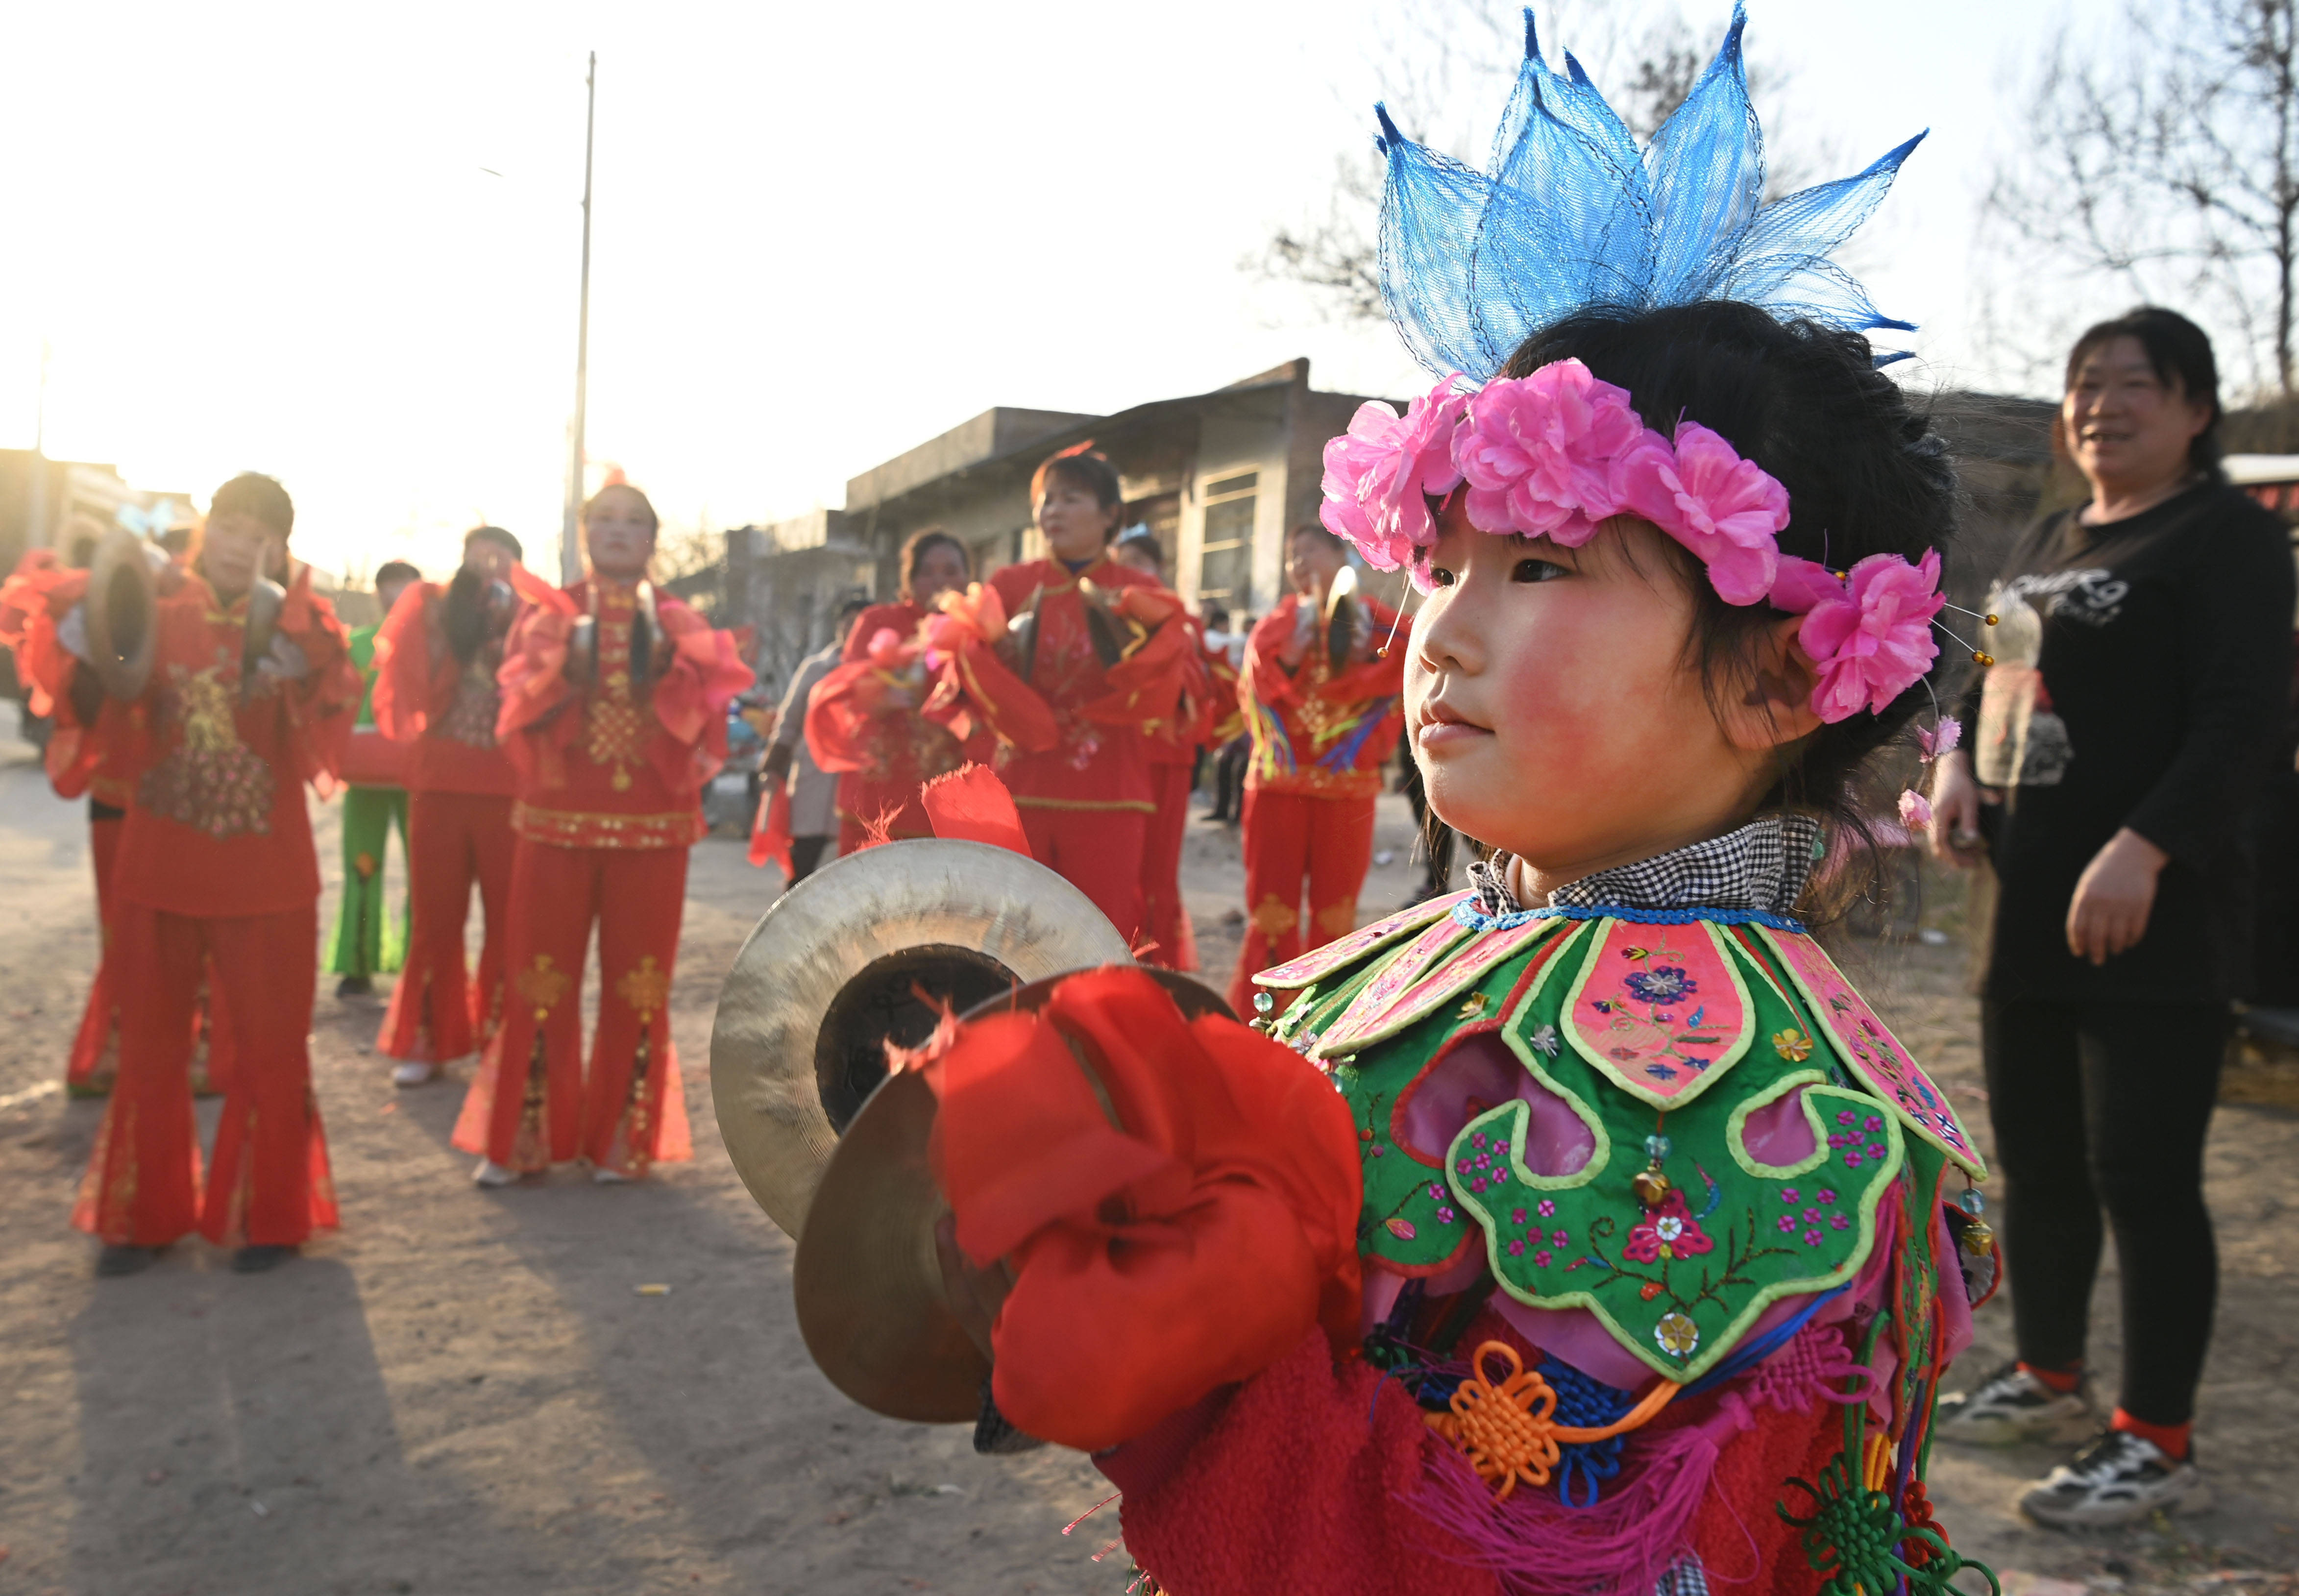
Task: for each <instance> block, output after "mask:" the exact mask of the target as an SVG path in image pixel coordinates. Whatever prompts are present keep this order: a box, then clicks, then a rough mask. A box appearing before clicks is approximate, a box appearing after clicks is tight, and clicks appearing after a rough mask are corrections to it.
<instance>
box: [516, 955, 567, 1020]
mask: <svg viewBox="0 0 2299 1596" xmlns="http://www.w3.org/2000/svg"><path fill="white" fill-rule="evenodd" d="M556 964H557V960H553V959H552V956H551V955H550V954H548V953H537V954H536V955H535V963H534V964H533V966H532V967H530V968H527V969H523V970H521V971H519V977H518V978H517V979H516V980H515V981H513V982H512V983H511V985H514V986H516V987H518V988H519V996H521V997H523V998H525V999H526V1000H527V1002H530V1003H533V1004H534V1005H535V1018H536V1019H537V1020H538V1021H540V1020H542V1019H544V1018H546V1017H547V1016H548V1015H549V1014H550V1012H551V1010H552V1008H554V1007H555V1006H556V1005H557V1004H558V1002H559V1000H560V998H563V997H565V996H566V995H567V989H568V987H569V986H570V985H573V981H572V978H571V977H569V975H568V974H567V972H566V971H565V970H563V969H559V968H555V966H556Z"/></svg>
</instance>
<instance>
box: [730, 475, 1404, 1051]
mask: <svg viewBox="0 0 2299 1596" xmlns="http://www.w3.org/2000/svg"><path fill="white" fill-rule="evenodd" d="M1031 499H1032V503H1033V506H1034V511H1035V515H1036V520H1037V526H1038V529H1039V531H1040V533H1041V534H1042V538H1043V542H1044V545H1045V550H1046V553H1045V555H1044V557H1042V558H1041V559H1037V560H1031V561H1022V562H1020V563H1018V564H1014V565H1009V566H1006V567H1004V568H1003V569H999V570H996V571H992V573H990V575H989V577H988V578H987V579H986V580H984V581H975V580H974V573H973V571H972V570H971V569H970V562H969V558H968V553H967V548H966V545H965V544H961V543H959V541H958V540H957V539H956V538H954V537H952V536H950V535H949V534H948V533H945V532H941V531H927V532H923V533H920V534H918V535H917V536H913V537H912V538H911V539H910V540H909V543H908V544H906V545H905V546H904V548H903V551H902V556H901V584H902V585H901V594H900V596H899V597H898V599H897V601H896V602H895V603H890V604H881V605H876V606H873V607H870V608H867V609H863V610H860V611H859V613H855V614H852V615H851V616H844V617H842V618H841V623H842V628H844V629H843V632H842V641H841V642H839V643H837V644H834V645H833V647H832V648H831V649H826V650H825V651H824V652H823V653H818V654H816V655H814V656H812V657H810V658H809V660H807V661H805V662H804V663H803V664H802V665H801V669H800V671H799V673H798V674H797V675H796V676H795V677H793V681H792V685H791V688H790V691H789V693H788V694H786V695H785V697H784V701H783V704H782V708H781V711H780V718H779V722H778V730H777V732H776V749H775V752H774V753H772V754H770V755H769V758H768V767H767V774H768V777H769V783H768V802H767V803H766V804H765V805H763V806H762V807H761V810H760V813H759V832H758V835H757V836H756V838H755V839H754V842H755V844H756V845H755V847H754V851H753V852H754V857H756V858H759V859H761V860H764V859H766V858H768V857H773V858H776V859H778V860H784V862H785V865H786V868H787V869H788V871H789V873H790V875H791V877H792V878H793V879H794V880H795V879H799V878H802V877H804V876H805V875H806V874H807V873H808V872H809V870H810V869H813V868H814V866H815V864H816V862H817V861H818V860H819V859H820V857H821V856H822V853H823V851H824V845H825V844H826V842H827V841H828V840H829V839H828V835H827V834H828V833H829V832H831V831H832V830H833V829H834V830H835V833H836V839H837V844H838V850H839V852H842V853H843V852H852V851H853V850H855V849H856V848H858V847H860V846H862V845H864V844H866V843H867V842H868V841H869V840H871V839H873V838H886V839H899V838H903V837H917V836H925V835H930V831H929V828H928V827H927V824H926V819H925V813H924V811H923V810H921V809H920V807H919V802H918V793H919V790H920V788H921V786H923V785H924V784H925V783H927V782H930V781H932V780H934V778H935V777H939V776H942V775H945V774H947V773H949V772H950V771H954V770H957V769H959V768H960V767H961V766H963V765H965V764H967V763H969V762H973V763H980V764H988V765H992V766H993V767H994V768H995V769H996V770H997V772H998V774H999V777H1000V780H1001V781H1002V782H1003V783H1004V784H1005V786H1006V787H1007V789H1008V791H1009V792H1010V793H1011V794H1012V795H1013V799H1014V802H1015V805H1016V807H1017V809H1018V810H1019V811H1020V813H1021V817H1022V823H1023V827H1024V829H1025V832H1026V834H1027V835H1028V838H1029V843H1030V849H1031V852H1032V854H1033V856H1034V857H1035V858H1036V859H1038V860H1039V861H1040V862H1042V863H1044V864H1048V865H1050V866H1051V867H1052V868H1053V869H1056V870H1057V871H1058V872H1059V873H1060V874H1061V875H1062V876H1063V877H1065V878H1067V880H1068V881H1070V882H1071V883H1072V884H1073V885H1075V886H1076V887H1077V888H1078V889H1079V890H1080V891H1082V892H1083V893H1084V894H1085V895H1086V896H1087V897H1088V898H1090V899H1091V900H1092V902H1093V903H1094V905H1095V906H1096V907H1097V908H1099V909H1100V910H1101V911H1102V912H1103V914H1105V915H1106V916H1108V919H1109V920H1110V922H1111V923H1112V924H1113V925H1115V926H1116V927H1118V929H1119V930H1121V931H1123V932H1125V934H1126V935H1128V936H1129V937H1130V938H1131V939H1132V940H1133V945H1134V946H1135V948H1136V950H1137V951H1138V952H1140V953H1141V956H1142V957H1143V958H1145V959H1147V960H1150V961H1151V962H1155V963H1158V964H1163V965H1166V966H1168V967H1170V968H1177V969H1185V970H1194V969H1196V968H1198V962H1199V961H1198V955H1197V948H1196V939H1195V935H1194V933H1193V931H1192V929H1191V920H1190V917H1189V915H1188V914H1187V912H1185V910H1184V908H1183V901H1182V893H1181V884H1180V876H1181V863H1182V852H1183V833H1184V831H1185V829H1186V827H1187V825H1188V821H1189V816H1190V803H1191V793H1192V792H1193V791H1194V789H1195V786H1196V785H1197V777H1198V771H1199V765H1200V762H1201V761H1202V760H1203V759H1204V757H1205V755H1206V753H1207V752H1208V751H1215V752H1217V751H1219V750H1221V749H1222V748H1224V746H1225V745H1227V744H1232V743H1233V742H1243V743H1245V744H1247V745H1248V749H1249V754H1248V762H1247V770H1246V775H1245V779H1244V804H1243V843H1244V852H1245V864H1246V878H1247V885H1246V905H1245V910H1246V940H1245V946H1244V950H1243V952H1242V953H1241V957H1240V959H1239V961H1238V965H1237V974H1236V976H1235V977H1234V979H1233V981H1232V992H1231V996H1232V1001H1233V1002H1234V1003H1236V1004H1238V1005H1240V1006H1242V1005H1244V1004H1245V1003H1246V1002H1248V1001H1249V993H1250V992H1251V988H1250V986H1249V985H1248V984H1247V979H1248V977H1249V976H1250V975H1251V974H1252V973H1253V972H1254V971H1255V970H1257V969H1261V968H1266V967H1267V966H1268V965H1271V964H1274V963H1277V962H1279V961H1281V960H1284V959H1287V958H1291V957H1294V956H1296V955H1298V954H1299V953H1301V952H1305V951H1307V950H1308V949H1311V948H1315V947H1316V946H1318V945H1320V944H1321V943H1325V942H1327V941H1330V940H1331V939H1332V938H1333V937H1335V936H1337V935H1342V934H1343V933H1345V932H1348V931H1349V930H1352V929H1354V928H1355V927H1356V925H1357V894H1358V890H1359V888H1360V887H1361V886H1362V885H1363V884H1364V881H1365V872H1366V869H1367V867H1368V865H1369V864H1370V862H1371V860H1372V854H1373V829H1374V796H1375V794H1377V793H1378V792H1379V791H1380V789H1381V785H1382V767H1383V765H1384V763H1385V762H1386V761H1388V759H1389V758H1390V755H1391V753H1392V752H1394V751H1395V749H1396V747H1397V743H1398V733H1399V730H1400V728H1401V727H1402V725H1403V718H1402V711H1401V708H1400V702H1399V698H1398V689H1399V684H1400V681H1401V679H1402V668H1401V665H1400V664H1399V663H1398V661H1396V660H1394V659H1392V658H1390V653H1389V650H1388V649H1387V647H1386V644H1388V642H1389V641H1390V636H1391V634H1392V633H1393V631H1394V629H1395V628H1396V626H1397V624H1398V616H1397V614H1396V612H1395V611H1392V610H1390V608H1389V607H1388V606H1386V605H1383V604H1381V603H1377V602H1374V601H1371V600H1368V599H1358V600H1356V601H1354V602H1349V601H1348V600H1347V594H1348V592H1349V586H1350V584H1349V581H1348V580H1347V579H1346V578H1343V577H1342V573H1343V572H1344V571H1345V570H1347V569H1349V562H1348V551H1347V549H1346V548H1345V546H1344V545H1343V544H1342V543H1341V541H1340V539H1339V538H1337V537H1335V536H1333V535H1332V533H1331V532H1329V531H1327V530H1326V529H1325V528H1324V527H1323V526H1320V525H1317V524H1315V523H1311V524H1307V525H1304V526H1302V527H1299V528H1295V529H1294V531H1293V533H1292V535H1291V537H1290V538H1289V540H1288V546H1287V573H1288V578H1289V580H1290V582H1291V587H1292V589H1293V590H1292V591H1291V593H1289V594H1286V595H1285V597H1284V598H1282V600H1280V601H1279V603H1277V604H1276V605H1275V606H1274V608H1273V609H1272V610H1271V611H1270V612H1269V614H1268V615H1267V616H1266V617H1265V618H1264V619H1263V620H1262V621H1261V622H1260V624H1259V625H1258V626H1257V627H1256V628H1254V629H1253V631H1252V633H1251V635H1250V636H1249V638H1248V639H1247V640H1246V641H1245V644H1244V647H1243V649H1242V650H1241V657H1242V666H1240V665H1239V664H1237V663H1235V662H1233V661H1232V653H1231V647H1230V644H1229V640H1228V639H1227V638H1226V637H1225V636H1221V635H1219V634H1218V633H1217V632H1211V633H1209V628H1208V626H1207V624H1206V622H1205V620H1204V619H1201V618H1200V617H1199V616H1198V615H1195V614H1192V613H1191V612H1190V611H1188V610H1187V609H1186V608H1185V607H1184V606H1183V602H1182V600H1181V598H1180V597H1179V595H1177V594H1174V592H1173V591H1172V590H1171V589H1170V588H1168V587H1167V586H1166V584H1165V582H1164V580H1163V577H1164V569H1163V558H1162V552H1161V550H1160V548H1159V546H1158V542H1157V540H1156V538H1155V537H1154V536H1150V534H1149V533H1148V532H1147V530H1146V529H1141V528H1137V529H1135V530H1134V531H1133V532H1130V533H1127V534H1125V535H1120V533H1119V526H1120V523H1121V521H1122V520H1123V519H1124V513H1125V506H1124V502H1123V498H1122V495H1121V494H1120V491H1119V485H1118V477H1117V472H1116V469H1115V468H1114V467H1113V466H1112V465H1111V464H1110V462H1109V461H1108V459H1107V458H1105V457H1104V456H1102V455H1101V454H1100V453H1095V452H1093V451H1092V450H1091V449H1090V448H1083V447H1082V448H1079V449H1076V450H1072V451H1066V452H1065V453H1060V454H1058V455H1056V456H1054V457H1053V458H1051V459H1050V460H1048V461H1045V462H1044V463H1043V464H1042V466H1040V468H1039V469H1038V471H1037V473H1036V475H1035V478H1033V482H1032V485H1031ZM1216 619H1219V618H1218V617H1216ZM811 772H820V773H822V774H821V776H820V777H818V778H816V779H817V781H818V782H819V784H820V786H814V789H813V790H814V791H817V792H820V791H822V790H823V789H824V788H826V786H827V785H828V783H829V782H830V781H831V780H833V779H834V782H835V797H834V800H833V801H827V802H826V801H825V800H824V799H823V798H821V797H810V796H809V788H810V786H811V785H812V784H810V782H809V773H811ZM786 777H787V780H785V778H786ZM785 788H786V791H785ZM809 810H812V811H813V812H812V814H811V815H810V816H809V812H808V811H809Z"/></svg>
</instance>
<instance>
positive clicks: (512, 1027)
mask: <svg viewBox="0 0 2299 1596" xmlns="http://www.w3.org/2000/svg"><path fill="white" fill-rule="evenodd" d="M654 527H655V517H654V511H653V507H652V505H650V504H648V503H647V502H646V499H645V497H644V496H643V495H641V494H639V493H638V491H637V490H636V489H635V488H632V487H630V486H627V485H624V484H620V483H618V484H615V485H613V486H610V487H607V488H605V489H602V491H601V492H600V494H599V495H598V496H597V497H596V498H594V499H593V501H592V502H591V503H590V504H589V505H588V506H586V507H585V541H586V547H587V549H588V552H589V553H590V557H591V562H592V571H593V574H592V575H591V576H590V577H589V578H586V579H585V580H582V581H579V582H577V583H576V584H575V585H574V586H571V587H569V588H567V589H566V590H564V591H563V592H561V591H559V590H556V589H552V588H550V587H546V586H544V585H543V584H541V583H540V582H537V581H535V580H534V579H533V578H526V577H525V576H524V573H520V576H521V578H522V580H521V592H522V596H524V597H526V598H527V601H528V603H527V608H526V609H525V610H524V611H521V612H520V614H519V619H518V620H517V621H515V622H514V623H513V625H512V627H511V631H510V642H509V644H508V645H507V646H506V648H505V650H504V661H503V666H502V673H501V676H500V677H499V679H500V681H501V684H502V694H503V702H502V716H501V719H499V720H498V722H497V724H496V736H497V737H498V739H499V740H500V742H501V743H502V747H503V750H504V752H506V753H508V754H509V755H510V761H511V764H512V766H513V767H514V769H517V771H518V773H519V796H518V799H517V802H515V803H514V805H513V807H512V810H511V829H512V831H513V832H514V833H515V834H516V835H517V838H518V842H517V844H516V852H515V854H514V856H513V860H512V865H511V886H510V896H511V910H510V938H509V946H508V949H507V954H508V957H507V961H506V962H507V968H508V971H509V981H510V990H509V992H508V993H506V994H505V1002H504V1009H503V1018H502V1026H501V1027H500V1028H499V1029H498V1030H497V1031H496V1032H495V1035H494V1039H493V1040H492V1041H491V1042H490V1043H488V1044H487V1048H486V1054H485V1058H484V1061H483V1062H482V1064H481V1065H480V1068H479V1073H478V1076H477V1078H476V1079H475V1080H474V1081H473V1082H472V1084H471V1090H470V1093H469V1096H468V1097H467V1098H466V1099H465V1100H464V1103H463V1111H462V1115H461V1118H460V1119H459V1120H458V1121H457V1123H456V1126H455V1135H454V1143H455V1145H456V1146H458V1147H460V1148H462V1149H463V1150H464V1151H469V1152H478V1153H483V1154H484V1155H485V1156H486V1162H485V1163H483V1164H481V1165H480V1166H479V1169H478V1171H477V1177H478V1179H479V1180H480V1181H481V1183H482V1184H486V1185H499V1184H502V1182H503V1181H504V1180H507V1179H509V1178H510V1177H511V1176H513V1175H515V1174H517V1173H524V1172H527V1171H532V1170H537V1169H541V1168H545V1167H546V1166H548V1165H550V1164H552V1163H558V1162H564V1161H566V1160H570V1159H573V1158H575V1157H577V1155H578V1154H579V1155H581V1156H585V1157H587V1158H588V1159H589V1160H591V1161H592V1163H593V1165H594V1166H596V1168H598V1170H599V1171H600V1174H601V1176H602V1178H616V1177H623V1178H632V1177H638V1176H644V1175H645V1174H646V1172H647V1170H648V1168H650V1167H651V1166H652V1164H654V1163H656V1162H658V1161H661V1160H679V1159H685V1158H689V1157H691V1156H693V1148H692V1145H691V1143H690V1142H689V1140H688V1132H687V1123H686V1105H685V1098H684V1096H683V1095H682V1094H681V1093H680V1090H679V1086H678V1060H677V1055H676V1052H675V1050H674V1049H673V1048H672V1045H671V1037H670V1014H669V997H670V981H671V974H672V970H673V968H674V967H675V965H676V960H677V954H678V927H679V921H680V918H681V914H682V911H683V910H684V909H685V901H686V852H687V849H688V847H689V846H690V845H692V844H693V842H694V841H695V840H696V839H697V838H698V837H701V835H704V826H703V820H702V808H701V784H702V782H703V781H704V780H705V779H707V778H708V777H710V776H711V775H713V774H715V773H716V772H717V771H718V768H719V766H720V765H721V764H723V763H724V762H725V761H726V706H727V704H728V703H729V702H732V701H733V700H734V698H735V694H739V693H740V692H742V691H743V689H744V688H745V687H748V686H750V685H751V672H750V669H748V668H747V667H746V666H744V665H743V662H742V660H741V658H740V656H739V655H738V654H737V653H736V652H735V639H734V636H733V635H732V634H730V633H727V632H721V631H715V630H713V629H712V628H711V627H710V625H709V623H708V622H706V621H705V620H703V619H702V618H701V616H699V615H697V614H695V613H694V611H692V610H690V609H688V608H687V607H686V606H685V604H683V603H679V602H678V601H677V600H676V599H673V598H669V597H667V596H660V595H658V594H655V593H654V592H653V590H652V588H651V587H649V586H647V584H646V583H645V582H644V581H643V573H644V571H645V569H646V561H647V558H648V556H649V555H650V554H651V553H652V549H653V541H654ZM602 528H605V529H606V530H604V531H603V532H602ZM610 551H611V552H610ZM649 611H652V614H651V615H650V613H649ZM594 920H595V921H596V922H597V923H598V927H599V966H600V997H599V1022H598V1033H597V1035H596V1037H595V1038H594V1040H593V1044H592V1051H591V1064H590V1071H589V1080H588V1085H587V1092H586V1089H585V1076H584V1068H583V1030H582V1027H583V1018H582V977H583V959H584V950H585V944H586V943H588V941H589V939H590V935H591V926H592V922H593V921H594Z"/></svg>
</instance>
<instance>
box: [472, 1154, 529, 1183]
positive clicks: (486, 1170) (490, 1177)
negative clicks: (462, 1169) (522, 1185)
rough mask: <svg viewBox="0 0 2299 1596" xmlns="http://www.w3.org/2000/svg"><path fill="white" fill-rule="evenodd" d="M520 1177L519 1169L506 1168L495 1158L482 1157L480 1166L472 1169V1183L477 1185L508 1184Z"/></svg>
mask: <svg viewBox="0 0 2299 1596" xmlns="http://www.w3.org/2000/svg"><path fill="white" fill-rule="evenodd" d="M518 1179H519V1171H518V1170H516V1169H506V1168H503V1167H502V1165H501V1164H498V1163H496V1162H495V1161H494V1160H493V1159H481V1160H479V1167H478V1168H476V1169H474V1170H472V1171H471V1184H472V1185H475V1186H507V1185H514V1184H515V1183H516V1182H517V1181H518Z"/></svg>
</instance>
